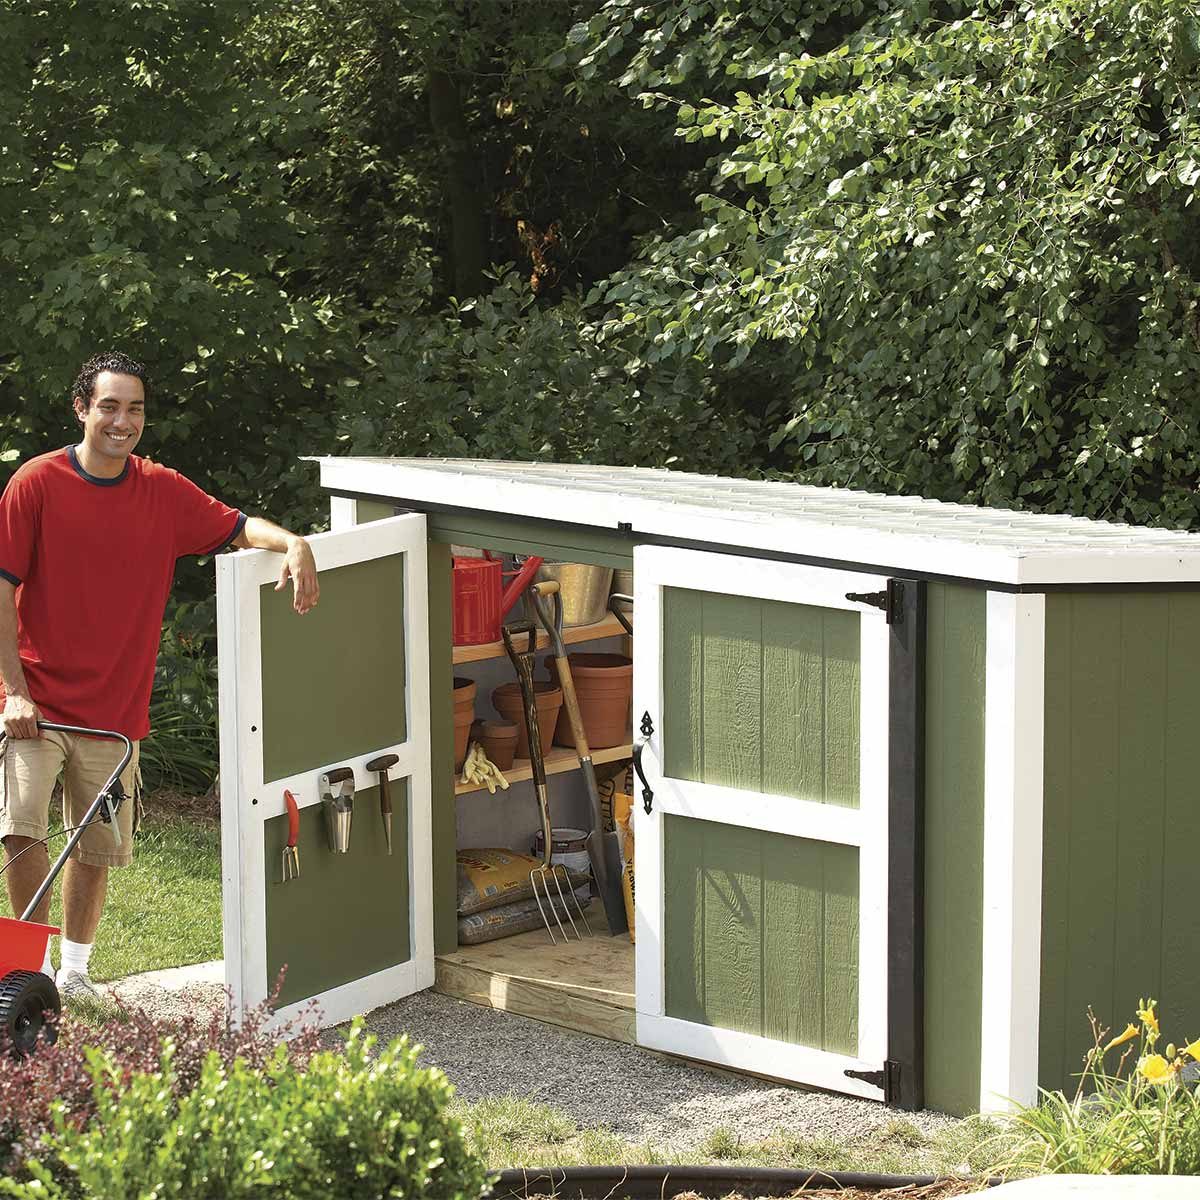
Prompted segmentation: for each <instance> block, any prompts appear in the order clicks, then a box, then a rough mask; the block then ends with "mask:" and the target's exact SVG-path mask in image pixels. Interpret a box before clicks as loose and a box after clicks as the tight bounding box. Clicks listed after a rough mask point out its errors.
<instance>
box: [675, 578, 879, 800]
mask: <svg viewBox="0 0 1200 1200" xmlns="http://www.w3.org/2000/svg"><path fill="white" fill-rule="evenodd" d="M663 678H664V684H665V687H664V694H665V696H666V702H665V705H664V708H665V711H664V713H663V733H664V742H663V745H664V753H665V756H666V763H665V767H666V771H667V774H668V775H670V776H672V777H674V778H677V779H689V780H696V781H699V782H702V783H710V784H717V785H722V786H726V787H734V788H741V789H744V790H747V791H756V792H766V793H768V794H770V795H778V796H794V797H796V798H798V799H804V800H815V801H819V802H823V803H827V804H839V805H845V806H848V807H854V806H857V804H858V784H859V780H858V775H859V723H860V716H859V714H860V695H859V687H860V685H859V679H860V665H859V616H858V614H857V613H851V612H842V611H840V610H834V609H823V608H818V607H814V606H811V605H806V604H785V603H780V602H778V601H769V600H757V599H753V598H748V597H743V596H726V595H722V594H720V593H715V592H697V591H689V590H686V589H681V588H667V589H665V591H664V597H663Z"/></svg>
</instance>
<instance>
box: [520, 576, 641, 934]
mask: <svg viewBox="0 0 1200 1200" xmlns="http://www.w3.org/2000/svg"><path fill="white" fill-rule="evenodd" d="M529 590H530V592H531V593H532V596H533V607H534V609H535V610H536V612H537V615H538V620H539V621H541V623H542V624H543V625H544V626H545V627H546V632H547V633H548V634H549V635H550V644H551V646H552V647H553V648H554V662H555V665H556V666H557V667H558V686H559V687H561V688H562V694H563V703H564V704H565V705H566V706H567V719H568V720H569V721H570V722H571V734H572V736H573V737H574V738H575V752H576V753H577V754H578V755H579V765H580V767H581V768H582V769H583V778H584V782H585V784H586V785H587V794H588V805H589V807H590V808H591V811H592V828H591V831H590V832H589V833H588V836H587V851H588V859H589V860H590V861H591V864H592V874H593V875H595V877H596V889H597V891H599V893H600V902H601V903H602V904H603V905H604V915H605V917H606V918H607V920H608V931H609V933H611V934H612V935H613V937H616V936H617V934H620V933H628V932H629V918H628V916H627V915H626V912H625V897H624V896H623V895H622V892H621V842H620V837H619V835H618V834H617V831H616V830H615V829H614V830H611V831H606V830H605V828H604V816H603V814H602V813H601V811H600V790H599V788H598V787H597V786H596V770H595V767H594V766H593V765H592V751H591V749H590V748H589V746H588V741H587V734H586V732H585V731H584V728H583V718H582V717H581V716H580V715H579V699H578V697H577V696H576V695H575V681H574V679H573V678H572V677H571V664H570V662H569V661H568V660H567V651H566V648H565V647H564V646H563V640H562V597H561V596H560V595H559V594H558V583H557V581H555V580H548V581H547V582H545V583H538V584H534V586H533V587H532V588H530V589H529Z"/></svg>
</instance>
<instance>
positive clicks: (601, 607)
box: [537, 562, 613, 629]
mask: <svg viewBox="0 0 1200 1200" xmlns="http://www.w3.org/2000/svg"><path fill="white" fill-rule="evenodd" d="M612 575H613V569H612V567H593V566H590V565H589V564H587V563H568V562H550V563H542V565H541V566H540V567H539V568H538V573H537V577H538V579H557V580H558V587H559V594H560V595H561V596H562V602H563V628H564V629H568V628H570V627H572V626H575V625H594V624H595V623H596V622H597V621H600V620H603V619H604V614H605V613H606V612H607V611H608V593H609V589H610V588H611V587H612Z"/></svg>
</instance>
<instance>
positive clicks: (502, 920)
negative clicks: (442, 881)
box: [458, 885, 589, 946]
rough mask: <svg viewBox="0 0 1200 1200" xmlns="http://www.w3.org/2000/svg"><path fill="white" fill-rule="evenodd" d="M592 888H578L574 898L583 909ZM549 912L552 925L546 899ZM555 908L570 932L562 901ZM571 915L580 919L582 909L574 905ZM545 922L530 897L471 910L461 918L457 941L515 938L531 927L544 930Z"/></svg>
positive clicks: (466, 943) (462, 943)
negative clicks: (479, 910) (466, 915)
mask: <svg viewBox="0 0 1200 1200" xmlns="http://www.w3.org/2000/svg"><path fill="white" fill-rule="evenodd" d="M588 893H589V889H588V887H587V886H586V885H585V886H583V887H578V888H576V889H575V899H576V900H577V901H578V902H579V905H580V908H586V907H587V904H588V899H589V895H588ZM542 905H543V908H544V909H545V912H546V915H547V916H548V917H550V921H551V923H552V924H553V922H554V917H553V916H551V915H550V908H549V906H548V903H547V901H546V900H545V899H543V901H542ZM554 909H555V910H556V912H557V913H558V916H559V918H560V919H561V920H562V923H563V928H564V929H566V930H568V931H570V928H571V922H570V921H569V920H568V918H567V914H566V913H565V912H563V911H562V904H561V903H560V902H559V901H558V900H557V899H556V900H555V901H554ZM571 916H573V917H574V918H575V921H576V923H578V921H579V911H578V909H576V908H575V906H574V905H572V906H571ZM544 928H545V922H544V921H543V920H542V913H541V911H539V909H538V902H537V901H536V900H535V899H534V898H533V897H532V896H529V897H527V898H526V899H524V900H517V901H514V902H513V903H511V904H501V905H500V906H499V907H497V908H489V909H486V910H485V911H483V912H477V913H472V914H471V915H470V916H469V917H459V919H458V944H459V945H460V946H476V945H478V944H479V943H480V942H494V941H496V940H497V939H498V938H506V937H513V936H514V935H515V934H518V933H528V932H529V931H530V930H531V929H544Z"/></svg>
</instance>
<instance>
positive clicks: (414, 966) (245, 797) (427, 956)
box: [217, 514, 434, 1024]
mask: <svg viewBox="0 0 1200 1200" xmlns="http://www.w3.org/2000/svg"><path fill="white" fill-rule="evenodd" d="M343 515H345V514H343ZM308 541H309V544H310V545H311V547H312V550H313V555H314V557H315V559H316V562H317V569H318V571H326V570H331V569H333V568H336V567H340V566H346V565H348V564H350V563H356V562H364V561H368V560H370V559H373V558H382V557H387V556H391V555H395V554H403V556H404V611H403V613H402V614H399V613H398V614H397V616H398V619H402V620H403V622H404V626H403V627H404V629H405V631H406V642H405V674H406V678H405V679H404V681H403V686H404V689H405V711H406V714H407V737H406V738H405V740H404V741H403V742H399V743H396V744H394V745H390V746H379V747H374V748H372V750H371V751H370V752H369V753H367V754H363V755H360V756H359V757H358V758H355V759H353V760H351V761H350V762H349V763H342V762H339V763H338V764H336V765H339V766H341V765H348V766H351V767H352V768H353V769H354V774H355V787H356V788H368V787H373V786H375V785H376V784H377V783H378V779H377V777H375V776H374V775H371V774H368V772H367V771H366V770H365V764H366V762H367V761H368V760H369V759H371V758H373V757H375V756H376V755H377V754H382V753H394V754H397V755H399V756H400V761H399V762H398V763H397V764H396V766H395V767H393V768H392V777H393V779H394V780H396V781H399V780H401V779H404V778H406V777H407V780H408V800H409V803H408V812H409V830H408V847H409V891H410V896H411V910H410V913H409V926H410V927H409V934H410V943H409V944H410V946H411V948H412V958H411V959H410V960H409V961H408V962H407V963H401V964H398V965H397V966H395V967H391V968H388V969H387V970H385V971H381V972H378V973H376V974H374V975H372V976H369V977H368V978H366V979H362V980H355V981H353V982H351V983H347V984H344V985H342V986H340V987H336V988H332V989H330V990H329V991H327V992H323V993H321V994H320V995H317V996H314V997H312V998H311V999H310V1000H306V1001H304V1002H303V1003H300V1004H295V1005H288V1006H285V1007H283V1008H281V1009H279V1010H278V1011H277V1012H276V1013H275V1015H274V1021H275V1023H276V1024H279V1023H283V1022H286V1021H287V1020H288V1019H290V1017H292V1016H293V1015H296V1014H297V1013H298V1012H299V1011H300V1010H302V1009H306V1008H308V1006H309V1005H310V1004H311V1003H312V1002H313V1001H315V1002H316V1003H317V1005H318V1006H319V1007H320V1010H321V1015H322V1020H323V1023H324V1024H333V1023H336V1022H338V1021H341V1020H345V1019H346V1018H347V1017H348V1016H352V1015H354V1013H356V1012H364V1011H366V1010H367V1009H368V1008H370V1007H375V1006H377V1005H378V1004H381V1003H385V1002H386V1001H387V1000H395V999H399V998H400V997H401V996H404V995H408V994H410V993H411V992H412V991H415V990H419V989H421V988H424V987H431V986H432V985H433V975H434V964H433V862H432V852H431V839H432V813H431V794H430V787H431V772H430V729H429V658H428V653H429V640H428V629H429V619H428V591H427V587H426V553H425V547H426V523H425V517H424V516H423V515H421V514H407V515H404V516H399V517H392V518H389V519H387V520H383V521H374V522H371V523H370V524H367V525H362V526H358V527H355V528H349V529H343V530H338V531H331V532H329V533H321V534H315V535H313V536H312V537H310V538H309V539H308ZM279 562H280V556H279V555H278V554H276V553H273V552H270V551H266V550H252V551H240V552H238V553H236V554H227V555H221V556H220V557H218V559H217V636H218V648H219V656H218V676H219V697H220V699H219V705H220V743H221V762H222V773H221V790H222V795H221V862H222V869H221V884H222V915H223V927H224V928H223V932H224V943H225V979H226V986H227V987H228V988H229V990H230V994H231V997H232V1000H231V1005H232V1009H233V1012H234V1014H235V1016H237V1015H240V1014H241V1013H242V1012H243V1011H245V1010H246V1009H247V1008H250V1007H253V1006H255V1005H257V1004H259V1003H261V1002H262V1001H263V1000H264V999H266V997H267V994H268V991H269V983H270V981H268V979H267V944H266V877H265V865H264V861H263V853H264V834H263V826H264V823H265V822H266V821H267V820H269V819H271V818H272V817H276V816H279V815H281V814H282V813H283V812H284V811H286V810H285V806H284V802H283V792H284V790H285V789H288V790H290V791H292V793H293V794H294V795H295V797H296V801H297V803H298V805H299V806H300V807H301V808H305V807H308V806H310V805H313V804H319V803H320V801H321V797H320V795H319V793H318V786H317V781H318V776H319V774H320V771H321V768H320V767H314V768H312V769H310V770H307V771H304V772H302V773H300V774H297V775H293V776H290V777H288V778H287V779H279V780H272V781H271V783H270V784H264V782H263V746H262V732H261V731H262V724H263V723H262V676H261V670H262V659H261V653H260V640H261V622H260V612H259V591H260V588H261V587H262V586H263V585H264V584H267V583H271V582H273V581H274V580H276V579H277V578H278V575H279ZM297 619H300V618H297ZM329 765H334V764H329ZM253 801H257V803H253ZM339 1014H340V1015H339Z"/></svg>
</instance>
